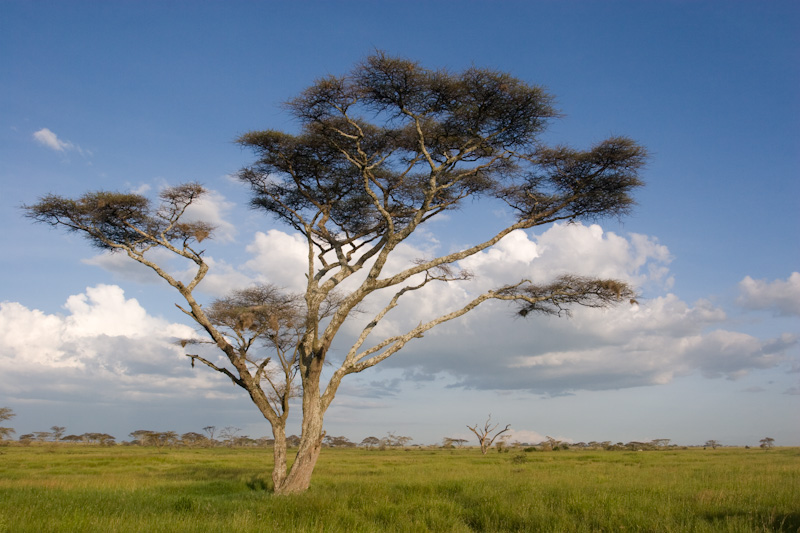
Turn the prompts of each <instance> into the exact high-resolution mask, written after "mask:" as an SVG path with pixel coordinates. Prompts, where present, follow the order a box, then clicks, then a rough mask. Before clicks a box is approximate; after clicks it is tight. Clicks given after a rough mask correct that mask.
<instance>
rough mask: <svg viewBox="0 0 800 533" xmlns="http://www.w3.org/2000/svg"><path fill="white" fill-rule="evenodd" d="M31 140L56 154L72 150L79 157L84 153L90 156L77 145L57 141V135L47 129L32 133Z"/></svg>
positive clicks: (60, 140)
mask: <svg viewBox="0 0 800 533" xmlns="http://www.w3.org/2000/svg"><path fill="white" fill-rule="evenodd" d="M33 138H34V140H35V141H36V142H38V143H39V144H41V145H42V146H46V147H47V148H50V149H51V150H55V151H57V152H66V151H70V150H74V151H76V152H78V153H79V154H81V155H84V154H85V153H88V154H89V155H91V153H90V152H85V151H84V150H82V149H81V147H80V146H78V145H77V144H74V143H71V142H69V141H65V140H62V139H59V138H58V135H56V134H55V133H53V132H52V131H50V130H49V129H48V128H42V129H40V130H39V131H37V132H34V134H33Z"/></svg>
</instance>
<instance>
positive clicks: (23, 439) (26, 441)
mask: <svg viewBox="0 0 800 533" xmlns="http://www.w3.org/2000/svg"><path fill="white" fill-rule="evenodd" d="M33 438H34V434H33V433H25V434H24V435H20V436H19V441H20V442H21V443H23V444H30V443H31V441H32V440H33Z"/></svg>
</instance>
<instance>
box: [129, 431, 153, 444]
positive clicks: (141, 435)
mask: <svg viewBox="0 0 800 533" xmlns="http://www.w3.org/2000/svg"><path fill="white" fill-rule="evenodd" d="M129 435H130V437H131V438H132V439H133V443H134V444H138V445H139V446H156V445H157V444H158V436H157V434H156V432H155V431H150V430H149V429H137V430H136V431H131V432H130V434H129Z"/></svg>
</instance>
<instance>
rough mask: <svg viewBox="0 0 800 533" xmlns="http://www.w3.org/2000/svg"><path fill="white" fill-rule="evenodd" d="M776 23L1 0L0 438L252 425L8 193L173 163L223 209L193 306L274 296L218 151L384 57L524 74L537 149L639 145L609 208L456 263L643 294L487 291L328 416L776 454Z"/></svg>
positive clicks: (146, 176)
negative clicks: (266, 292) (313, 91)
mask: <svg viewBox="0 0 800 533" xmlns="http://www.w3.org/2000/svg"><path fill="white" fill-rule="evenodd" d="M799 26H800V6H798V4H797V3H796V2H793V1H771V2H738V1H709V2H701V1H694V2H689V1H685V2H677V1H675V2H672V1H664V2H655V1H653V2H647V1H639V2H626V1H609V2H599V1H596V2H577V1H576V2H571V1H566V2H555V1H547V2H539V1H528V2H512V1H509V2H499V1H498V2H488V1H483V2H469V1H468V2H444V1H431V2H415V1H407V2H361V1H331V2H291V3H290V2H237V1H231V2H104V3H99V2H80V1H72V2H45V1H41V2H26V1H6V2H2V3H0V51H1V52H2V53H0V184H1V186H2V195H0V196H1V197H2V198H1V199H0V221H1V222H2V224H3V227H4V228H5V231H3V232H2V234H0V249H2V250H3V254H2V256H1V257H0V274H2V276H1V277H0V279H2V282H1V283H0V302H2V307H0V373H2V375H3V376H4V377H3V379H2V380H0V406H7V407H11V408H12V409H14V411H15V412H16V413H17V418H15V419H14V420H13V424H12V425H13V427H15V428H16V430H17V434H20V433H27V432H31V431H38V430H46V429H48V428H49V427H50V426H52V425H62V426H67V430H68V432H70V433H72V432H75V433H82V432H88V431H100V432H108V433H111V434H113V435H115V436H117V438H118V439H120V440H123V439H127V438H128V436H127V434H128V433H129V432H131V431H134V430H137V429H153V430H159V431H162V430H176V431H179V432H186V431H198V430H200V429H201V428H202V427H204V426H207V425H217V426H219V427H224V426H235V427H239V428H242V433H243V434H248V435H250V436H252V437H257V436H262V435H267V434H268V433H269V430H268V427H267V425H266V423H265V422H264V421H263V420H261V419H260V415H259V414H258V412H257V411H256V409H255V408H254V407H252V406H250V405H249V404H248V401H247V399H246V398H245V394H244V391H241V390H238V389H233V388H232V386H231V385H230V384H229V383H226V382H225V380H223V379H221V378H220V377H217V376H215V375H211V373H210V371H208V372H206V371H205V370H204V369H199V368H198V369H194V370H192V369H191V368H189V365H188V363H186V361H184V360H182V359H181V357H180V354H178V353H176V352H175V348H174V346H171V345H169V343H168V339H169V338H171V336H174V335H176V334H179V333H180V332H182V331H185V329H186V328H187V327H189V326H188V325H186V324H185V323H184V322H183V317H182V316H181V314H180V312H179V311H178V310H177V309H176V308H175V307H174V306H173V303H174V302H176V301H177V298H176V295H173V294H171V293H169V291H167V290H166V288H165V287H163V286H161V285H158V284H156V283H153V280H152V279H151V278H149V277H148V276H146V275H145V274H144V273H143V272H141V271H139V270H138V269H135V268H131V267H130V265H127V264H125V263H124V262H123V261H119V258H118V257H107V256H102V255H98V253H97V250H95V249H92V248H91V247H90V246H88V244H86V243H85V242H83V241H82V240H81V239H80V238H78V237H77V236H66V235H64V234H62V233H59V232H56V231H51V230H49V229H48V228H46V227H44V226H40V225H34V224H31V223H30V221H28V220H26V219H25V218H23V217H22V212H21V210H20V209H19V207H20V206H21V205H23V204H26V203H32V202H35V201H36V199H37V198H39V197H40V196H42V195H44V194H47V193H51V192H53V193H58V194H63V195H68V196H74V195H79V194H81V193H82V192H84V191H87V190H95V189H108V190H134V191H139V192H143V193H145V194H148V195H154V194H157V192H158V190H159V188H160V187H164V186H165V185H170V184H172V185H174V184H177V183H181V182H184V181H189V180H196V181H199V182H202V183H203V184H204V185H205V186H206V187H207V188H208V189H210V190H211V191H213V194H212V196H211V198H210V200H209V201H208V202H207V203H206V204H204V205H203V206H202V210H201V211H202V214H203V215H205V216H207V217H209V218H210V219H212V220H214V221H215V222H217V223H218V224H219V225H220V231H219V233H218V239H217V241H216V243H214V244H213V245H212V247H211V248H210V249H209V253H210V256H211V257H212V258H213V260H214V262H215V268H214V270H213V271H212V274H213V275H212V276H211V277H210V278H209V280H208V281H207V283H206V287H204V292H203V294H202V295H201V296H202V297H204V298H206V299H208V300H210V299H212V298H214V297H217V296H219V295H220V294H222V292H223V291H224V290H226V289H229V288H231V287H234V288H235V287H241V286H244V285H246V284H247V283H252V282H254V281H257V280H260V281H273V282H275V283H279V284H282V285H284V286H287V287H292V286H293V284H296V283H297V270H296V265H297V264H298V256H297V253H296V246H295V245H296V240H294V237H293V236H292V235H291V231H290V230H289V229H288V228H286V227H281V226H279V225H277V224H276V223H275V222H273V221H271V220H269V219H267V218H266V217H263V216H261V215H259V214H257V213H254V212H251V211H249V210H248V209H246V207H245V204H246V201H247V196H246V191H245V190H243V188H242V187H240V186H239V185H237V184H236V183H234V182H233V181H232V180H231V179H230V177H229V176H230V174H232V173H234V172H235V171H237V170H238V169H239V168H241V167H242V166H244V165H246V164H248V163H249V162H250V160H251V154H249V153H247V152H246V151H243V150H241V149H240V148H239V147H238V146H236V145H235V144H234V143H233V142H232V141H233V139H235V138H236V137H237V136H238V135H240V134H242V133H244V132H246V131H250V130H254V129H286V130H290V131H291V130H292V128H294V127H295V125H294V124H293V123H292V122H291V121H290V120H289V117H288V116H287V114H286V113H284V111H283V110H282V108H281V103H282V102H284V101H286V100H287V99H289V98H291V97H292V96H294V95H296V94H297V93H298V92H299V91H300V90H302V89H303V88H305V87H306V86H307V85H309V84H310V83H311V82H313V80H314V79H315V78H317V77H320V76H323V75H326V74H341V73H344V72H346V71H347V70H348V69H349V68H350V67H351V66H352V65H353V64H354V63H356V62H357V61H359V60H360V59H362V58H363V57H364V56H365V55H367V54H369V53H370V52H372V51H374V50H376V49H380V50H385V51H387V52H389V53H391V54H397V55H402V56H405V57H408V58H411V59H415V60H418V61H420V62H422V63H423V64H424V65H425V66H427V67H430V68H439V67H446V68H449V69H451V70H456V71H457V70H460V69H463V68H466V67H469V66H471V65H473V64H474V65H477V66H482V67H491V68H496V69H499V70H504V71H508V72H510V73H512V74H513V75H515V76H517V77H519V78H521V79H523V80H526V81H528V82H531V83H535V84H540V85H543V86H545V87H546V88H547V89H548V90H549V91H550V92H551V93H552V94H554V95H555V97H556V101H557V106H558V108H559V109H560V110H561V112H562V113H564V118H562V119H560V120H558V121H555V122H554V123H553V124H552V126H551V127H550V129H549V130H548V131H547V133H546V134H545V137H544V138H545V140H546V141H548V142H551V143H568V144H570V145H573V146H575V147H578V148H585V147H587V146H589V145H591V144H592V143H594V142H596V141H599V140H602V139H603V138H606V137H608V136H611V135H627V136H630V137H632V138H634V139H636V140H637V141H639V142H640V143H642V144H643V145H645V146H646V147H647V148H648V150H649V152H650V154H651V159H650V162H649V164H648V167H647V169H646V170H645V172H644V174H643V177H644V179H645V181H646V182H647V187H646V188H645V189H644V190H642V191H641V193H640V194H639V195H638V197H637V198H638V202H639V205H638V207H637V209H636V211H635V213H634V214H633V215H632V216H629V217H627V218H625V219H624V220H622V221H617V220H605V221H601V222H599V224H598V225H595V226H592V225H589V224H586V225H581V226H569V227H567V226H556V227H553V228H538V229H537V230H536V231H530V232H528V233H527V234H519V235H515V236H514V238H513V239H506V240H504V241H503V242H502V243H501V245H500V246H499V247H498V249H497V250H495V251H493V252H491V253H489V254H485V255H481V256H479V257H476V258H473V261H472V263H470V264H469V265H468V266H470V267H471V268H472V269H473V270H474V271H476V272H477V273H479V279H478V281H479V283H481V282H485V283H489V282H500V281H502V280H503V279H508V277H509V276H511V277H513V276H517V277H519V276H525V275H530V274H531V273H536V274H537V275H541V276H544V277H546V275H547V273H548V272H556V271H563V270H575V271H582V270H586V271H587V273H603V274H609V275H614V276H617V277H622V278H624V279H626V280H629V281H631V282H633V283H635V284H636V285H637V287H638V288H639V290H640V292H641V294H642V299H641V303H640V305H639V306H638V307H637V308H636V309H635V310H632V309H630V308H625V309H617V310H613V311H608V312H605V313H603V312H579V313H576V314H575V316H574V317H573V318H572V319H560V320H553V319H539V318H534V319H532V320H528V321H519V320H514V319H513V318H511V317H510V311H509V310H508V309H507V308H503V307H500V306H497V307H487V308H486V309H484V310H481V311H480V312H479V313H476V314H475V316H471V317H466V318H465V320H463V321H461V322H460V323H458V324H453V325H448V326H447V327H445V328H442V329H441V330H440V331H438V332H436V333H435V334H433V333H432V334H430V335H428V336H426V338H425V339H422V340H420V341H419V342H418V343H417V344H415V345H409V346H408V347H407V349H406V350H405V351H404V352H401V353H399V354H397V355H396V356H394V357H393V358H391V359H390V360H387V361H386V362H385V363H383V364H382V365H380V366H379V367H376V368H374V369H371V370H369V371H367V372H365V373H363V374H361V375H359V376H355V377H354V379H352V380H350V381H349V382H346V385H345V386H343V388H342V390H341V391H340V393H339V396H338V397H337V400H336V403H335V404H334V407H332V408H331V410H330V411H329V413H328V416H327V419H326V421H327V430H328V433H329V434H336V435H339V434H343V435H346V436H348V437H349V438H351V439H352V440H357V441H360V440H361V439H363V438H364V437H366V436H369V435H376V436H382V435H384V434H385V433H386V432H388V431H392V432H395V433H398V434H404V435H409V436H411V437H413V438H414V439H415V441H416V442H421V443H432V442H435V441H440V440H441V439H442V438H443V437H445V436H449V437H455V436H461V437H464V438H467V437H469V432H468V430H467V429H466V427H465V426H466V424H474V423H476V422H482V421H483V420H484V419H485V418H486V416H487V414H489V413H491V414H492V416H493V419H495V420H497V421H498V422H502V423H504V424H505V423H510V424H511V425H512V427H513V428H514V429H515V430H516V432H517V433H516V435H515V437H516V438H518V439H519V440H523V441H530V440H535V439H536V438H538V437H540V436H544V435H552V436H558V437H563V438H566V439H572V440H575V441H579V440H614V441H628V440H645V439H653V438H671V439H673V440H674V441H676V442H678V443H682V444H693V443H701V444H702V442H705V440H708V439H717V440H720V441H721V442H723V443H725V444H741V445H745V444H750V445H753V444H757V442H758V440H759V439H760V438H763V437H765V436H771V437H773V438H775V439H776V443H777V444H779V445H800V423H799V422H800V416H798V414H797V413H799V412H800V349H798V335H800V327H798V315H800V303H799V302H800V274H794V275H793V273H796V272H798V271H800V254H799V253H798V245H799V244H800V242H799V241H798V229H800V224H798V222H800V220H799V218H800V217H798V200H797V198H798V197H800V186H798V182H800V180H798V169H799V168H800V164H799V163H800V92H798V87H800V67H799V66H798V65H800V36H799V35H798V33H797V31H796V29H797V27H799ZM502 217H503V215H502V213H498V212H496V211H495V210H493V209H491V208H485V207H479V206H473V207H470V208H469V209H466V210H465V212H464V213H462V214H460V215H458V216H454V217H453V218H452V219H451V220H450V221H448V222H447V223H441V224H439V223H437V225H435V226H432V227H431V228H430V233H427V234H425V235H423V236H422V238H421V239H419V240H418V241H416V242H415V245H416V246H418V247H419V249H430V248H431V247H433V248H436V247H438V248H437V249H440V250H441V249H447V248H448V247H450V246H454V245H457V244H463V243H467V242H470V240H471V239H474V238H475V236H476V235H480V234H481V232H482V231H486V229H487V228H491V227H493V225H498V224H500V223H502V221H503V218H502ZM415 251H419V250H414V249H409V250H406V251H405V253H406V254H407V255H408V258H413V257H412V256H413V252H415ZM293 254H294V255H293ZM293 265H294V267H293ZM481 280H482V281H481ZM451 298H454V295H453V294H450V293H442V294H431V295H428V296H427V297H426V300H425V301H424V302H416V305H413V306H408V307H406V308H402V307H401V308H400V309H398V316H397V317H396V319H395V321H394V323H395V324H397V326H398V327H401V326H402V324H404V323H405V322H408V321H411V322H413V321H414V320H417V321H418V320H419V317H418V316H417V315H418V314H419V313H422V312H425V311H429V312H431V313H433V312H436V311H437V310H440V309H438V308H437V307H436V305H437V304H438V303H441V305H445V304H446V303H447V302H448V301H451V300H449V299H451ZM431 302H433V303H431ZM342 342H343V343H344V341H342ZM335 348H336V347H335ZM338 348H339V349H343V348H344V346H339V347H338Z"/></svg>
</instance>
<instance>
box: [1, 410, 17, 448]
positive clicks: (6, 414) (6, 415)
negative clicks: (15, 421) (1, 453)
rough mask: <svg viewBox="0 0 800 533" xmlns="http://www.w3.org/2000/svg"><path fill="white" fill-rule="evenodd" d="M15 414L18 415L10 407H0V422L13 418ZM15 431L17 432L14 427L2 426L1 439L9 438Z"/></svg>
mask: <svg viewBox="0 0 800 533" xmlns="http://www.w3.org/2000/svg"><path fill="white" fill-rule="evenodd" d="M15 416H17V415H16V414H15V413H14V411H13V410H12V409H11V408H10V407H0V422H5V421H6V420H11V419H12V418H14V417H15ZM13 433H16V432H15V431H14V428H6V427H0V441H2V440H5V439H7V438H8V437H10V436H11V435H12V434H13Z"/></svg>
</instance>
